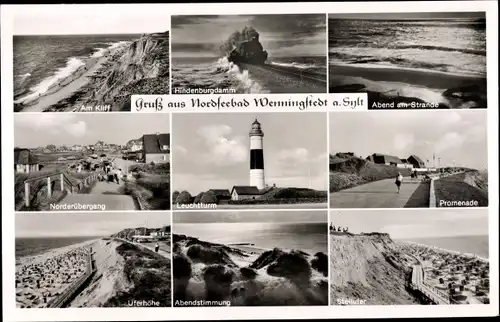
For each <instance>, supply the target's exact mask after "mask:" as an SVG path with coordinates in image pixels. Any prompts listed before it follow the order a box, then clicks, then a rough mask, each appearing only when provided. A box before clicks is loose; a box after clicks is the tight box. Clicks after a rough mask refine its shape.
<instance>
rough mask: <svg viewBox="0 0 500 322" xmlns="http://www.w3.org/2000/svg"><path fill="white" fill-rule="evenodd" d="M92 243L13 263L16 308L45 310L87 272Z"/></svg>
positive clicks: (21, 259) (49, 252)
mask: <svg viewBox="0 0 500 322" xmlns="http://www.w3.org/2000/svg"><path fill="white" fill-rule="evenodd" d="M94 242H95V241H86V242H84V243H79V244H74V245H70V246H66V247H61V248H57V249H53V250H50V251H48V252H45V253H43V254H39V255H35V256H28V257H22V258H19V259H18V260H17V263H16V281H15V283H16V303H17V307H20V308H33V307H47V306H49V305H50V303H51V301H53V300H54V299H56V298H57V297H58V296H59V295H60V294H62V293H63V292H64V291H65V290H66V289H68V288H69V287H70V286H71V285H72V284H73V283H74V282H75V281H76V280H78V279H79V278H80V277H82V276H83V275H84V274H85V273H86V272H87V268H88V264H89V262H88V254H89V249H90V245H92V244H93V243H94Z"/></svg>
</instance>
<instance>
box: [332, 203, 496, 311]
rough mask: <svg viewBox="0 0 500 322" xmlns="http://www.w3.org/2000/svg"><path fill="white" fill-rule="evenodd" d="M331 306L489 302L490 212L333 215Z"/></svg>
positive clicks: (354, 212) (349, 212)
mask: <svg viewBox="0 0 500 322" xmlns="http://www.w3.org/2000/svg"><path fill="white" fill-rule="evenodd" d="M330 222H331V223H330V237H329V238H330V254H329V255H330V304H331V305H464V304H489V303H490V263H489V261H490V256H489V241H488V238H489V232H488V209H483V208H477V209H470V208H469V209H427V210H424V209H407V210H403V209H394V210H389V211H388V210H380V209H374V210H354V209H353V210H342V211H339V210H331V211H330Z"/></svg>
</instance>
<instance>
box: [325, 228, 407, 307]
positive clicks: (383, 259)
mask: <svg viewBox="0 0 500 322" xmlns="http://www.w3.org/2000/svg"><path fill="white" fill-rule="evenodd" d="M407 260H408V259H407V258H404V256H403V255H401V254H398V253H397V251H396V250H395V248H394V244H393V243H392V240H391V239H390V238H389V236H387V235H381V234H377V235H373V236H369V235H354V236H353V235H345V234H337V235H331V236H330V283H331V285H330V288H331V290H330V292H331V299H330V301H331V304H333V305H335V304H337V300H342V299H343V300H346V299H347V300H366V302H365V303H364V304H367V305H381V304H389V305H394V304H413V303H416V302H415V300H414V298H413V297H412V296H411V295H410V294H409V293H408V292H407V291H406V290H405V273H404V269H405V267H406V265H405V263H406V261H407Z"/></svg>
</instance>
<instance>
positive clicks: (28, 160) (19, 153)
mask: <svg viewBox="0 0 500 322" xmlns="http://www.w3.org/2000/svg"><path fill="white" fill-rule="evenodd" d="M37 163H38V160H37V158H36V157H35V156H34V155H33V154H32V153H31V151H30V150H29V149H14V164H37Z"/></svg>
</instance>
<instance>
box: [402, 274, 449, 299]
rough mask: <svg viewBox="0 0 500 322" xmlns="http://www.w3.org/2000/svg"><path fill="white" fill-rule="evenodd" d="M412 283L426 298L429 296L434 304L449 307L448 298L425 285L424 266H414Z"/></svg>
mask: <svg viewBox="0 0 500 322" xmlns="http://www.w3.org/2000/svg"><path fill="white" fill-rule="evenodd" d="M411 283H412V284H413V288H415V289H417V290H419V291H420V292H422V293H423V294H424V295H425V296H427V297H428V298H429V299H430V300H431V301H432V302H434V303H435V304H438V305H449V304H450V301H449V300H448V299H447V298H446V296H445V295H444V294H443V293H442V292H439V291H438V290H436V289H434V288H433V287H431V286H429V285H427V284H425V282H424V268H423V267H422V265H420V264H418V265H413V270H412V275H411Z"/></svg>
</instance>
